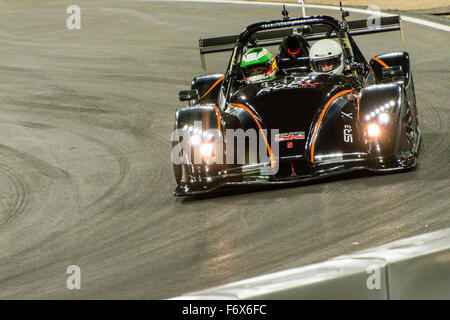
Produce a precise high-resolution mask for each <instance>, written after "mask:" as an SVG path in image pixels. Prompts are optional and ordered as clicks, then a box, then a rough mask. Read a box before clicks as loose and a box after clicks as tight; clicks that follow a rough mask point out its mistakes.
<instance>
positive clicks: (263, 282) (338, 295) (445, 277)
mask: <svg viewBox="0 0 450 320" xmlns="http://www.w3.org/2000/svg"><path fill="white" fill-rule="evenodd" d="M173 299H176V300H184V299H187V300H221V299H230V300H233V299H238V300H241V299H248V300H253V299H270V300H297V299H376V300H385V299H450V229H444V230H440V231H436V232H433V233H428V234H424V235H420V236H416V237H413V238H409V239H404V240H400V241H395V242H392V243H389V244H386V245H383V246H380V247H376V248H372V249H368V250H363V251H360V252H356V253H354V254H350V255H345V256H339V257H336V258H333V259H330V260H328V261H325V262H322V263H317V264H312V265H308V266H304V267H300V268H295V269H290V270H285V271H281V272H276V273H273V274H268V275H263V276H259V277H256V278H251V279H246V280H242V281H238V282H233V283H230V284H226V285H223V286H219V287H215V288H211V289H207V290H203V291H198V292H192V293H187V294H185V295H183V296H180V297H175V298H173Z"/></svg>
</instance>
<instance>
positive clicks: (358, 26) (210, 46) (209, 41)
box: [199, 16, 401, 65]
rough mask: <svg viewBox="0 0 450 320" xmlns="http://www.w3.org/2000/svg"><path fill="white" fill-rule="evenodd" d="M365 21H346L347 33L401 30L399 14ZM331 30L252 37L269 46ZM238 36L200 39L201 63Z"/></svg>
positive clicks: (312, 27) (313, 37)
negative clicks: (295, 36)
mask: <svg viewBox="0 0 450 320" xmlns="http://www.w3.org/2000/svg"><path fill="white" fill-rule="evenodd" d="M367 22H368V21H367V20H366V19H363V20H354V21H348V22H347V25H348V28H349V32H348V33H349V34H350V35H351V36H359V35H363V34H372V33H379V32H389V31H397V30H401V27H400V24H401V20H400V17H399V16H390V17H380V20H379V24H377V25H376V26H373V27H369V26H368V23H367ZM332 31H333V30H332V29H331V28H330V27H329V26H326V25H310V26H308V28H305V27H304V26H302V27H300V28H299V27H297V28H296V27H294V28H287V29H282V30H272V31H260V32H257V33H255V34H254V35H253V39H254V40H255V41H256V42H257V43H258V45H259V46H271V45H277V44H280V43H281V42H282V41H283V39H284V38H285V37H287V36H289V35H291V34H294V33H299V34H302V35H303V36H304V38H305V39H307V40H320V39H325V38H326V37H327V36H328V37H329V38H336V37H337V34H336V33H334V34H331V33H330V32H332ZM328 33H330V34H328ZM239 36H240V35H232V36H224V37H216V38H205V39H200V40H199V48H200V55H201V56H202V64H203V65H204V60H203V55H205V54H208V53H216V52H224V51H231V50H233V49H234V46H235V44H236V41H237V40H238V39H239ZM250 47H251V46H250Z"/></svg>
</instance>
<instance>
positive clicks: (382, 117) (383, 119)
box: [378, 113, 389, 124]
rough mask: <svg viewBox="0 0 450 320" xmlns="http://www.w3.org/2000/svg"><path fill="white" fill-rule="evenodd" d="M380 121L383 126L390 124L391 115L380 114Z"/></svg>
mask: <svg viewBox="0 0 450 320" xmlns="http://www.w3.org/2000/svg"><path fill="white" fill-rule="evenodd" d="M378 121H379V122H380V123H381V124H386V123H388V122H389V114H387V113H380V114H379V115H378Z"/></svg>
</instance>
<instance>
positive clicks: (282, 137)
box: [275, 131, 305, 142]
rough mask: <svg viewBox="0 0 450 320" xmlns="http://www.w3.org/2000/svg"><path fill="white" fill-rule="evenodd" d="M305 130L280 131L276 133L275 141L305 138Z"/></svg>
mask: <svg viewBox="0 0 450 320" xmlns="http://www.w3.org/2000/svg"><path fill="white" fill-rule="evenodd" d="M304 139H305V131H298V132H289V133H280V134H276V135H275V141H278V142H279V141H290V140H304Z"/></svg>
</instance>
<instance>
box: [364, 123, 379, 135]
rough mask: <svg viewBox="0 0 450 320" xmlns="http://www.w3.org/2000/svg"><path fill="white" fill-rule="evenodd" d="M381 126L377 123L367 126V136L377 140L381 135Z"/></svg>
mask: <svg viewBox="0 0 450 320" xmlns="http://www.w3.org/2000/svg"><path fill="white" fill-rule="evenodd" d="M380 131H381V130H380V126H379V125H377V124H376V123H371V124H369V125H368V126H367V134H368V135H369V137H371V138H377V137H378V136H379V135H380Z"/></svg>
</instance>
